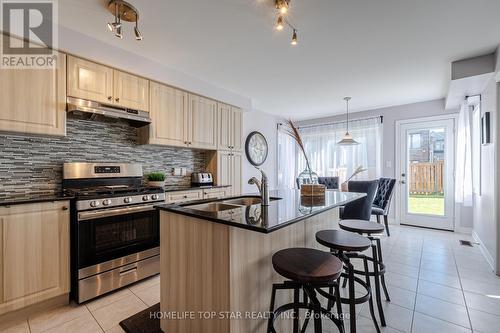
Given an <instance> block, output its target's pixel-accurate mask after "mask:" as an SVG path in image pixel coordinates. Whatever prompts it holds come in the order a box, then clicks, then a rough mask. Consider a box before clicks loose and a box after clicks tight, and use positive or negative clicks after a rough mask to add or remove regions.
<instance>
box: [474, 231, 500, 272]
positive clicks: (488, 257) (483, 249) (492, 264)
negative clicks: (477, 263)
mask: <svg viewBox="0 0 500 333" xmlns="http://www.w3.org/2000/svg"><path fill="white" fill-rule="evenodd" d="M472 238H474V240H475V241H476V242H478V243H479V249H481V253H482V254H483V257H484V258H485V259H486V261H487V262H488V264H489V265H490V267H491V269H492V270H493V272H496V271H497V270H496V267H495V260H494V259H493V256H492V255H491V254H490V252H488V249H487V248H486V247H485V246H484V244H483V242H482V241H481V238H479V235H478V234H477V233H476V232H475V231H474V230H472Z"/></svg>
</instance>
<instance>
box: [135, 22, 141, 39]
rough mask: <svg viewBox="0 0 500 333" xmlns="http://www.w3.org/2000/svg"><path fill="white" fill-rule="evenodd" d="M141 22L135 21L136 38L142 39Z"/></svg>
mask: <svg viewBox="0 0 500 333" xmlns="http://www.w3.org/2000/svg"><path fill="white" fill-rule="evenodd" d="M138 25H139V22H137V21H135V27H134V33H135V39H136V40H142V35H141V32H140V31H139V26H138Z"/></svg>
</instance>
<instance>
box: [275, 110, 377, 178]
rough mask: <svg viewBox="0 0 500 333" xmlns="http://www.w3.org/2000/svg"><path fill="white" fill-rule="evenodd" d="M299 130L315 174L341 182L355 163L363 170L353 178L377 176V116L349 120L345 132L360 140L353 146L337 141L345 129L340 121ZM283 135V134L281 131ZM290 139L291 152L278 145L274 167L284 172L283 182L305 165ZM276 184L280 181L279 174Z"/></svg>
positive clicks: (355, 165) (349, 173)
mask: <svg viewBox="0 0 500 333" xmlns="http://www.w3.org/2000/svg"><path fill="white" fill-rule="evenodd" d="M299 130H300V133H301V135H302V140H303V141H304V146H305V149H306V152H307V154H308V157H309V160H310V162H311V167H312V169H313V171H314V172H316V173H317V174H318V175H319V176H323V177H333V176H338V177H339V181H340V182H343V181H345V180H346V179H347V177H349V176H350V175H351V174H352V173H353V172H354V170H355V169H356V168H357V167H359V166H362V167H363V168H366V169H367V171H366V172H363V173H362V174H360V175H359V176H358V177H357V179H375V178H378V177H380V176H381V174H382V167H381V166H382V122H381V118H380V117H376V118H371V119H365V120H354V121H352V122H351V123H349V132H350V133H351V135H352V136H353V137H354V139H355V140H356V141H358V142H359V143H360V144H359V145H356V146H347V147H346V146H338V145H337V142H338V141H340V140H341V138H342V137H343V135H344V134H345V131H346V124H345V123H344V122H342V123H336V124H328V125H319V126H307V127H303V128H299ZM283 135H285V136H286V134H284V133H283ZM291 143H293V145H294V154H293V155H291V154H290V153H287V152H286V148H285V146H284V145H283V146H281V145H280V146H279V147H278V168H279V169H280V171H279V172H280V173H282V174H283V175H284V174H286V175H287V181H286V183H287V184H289V182H290V179H293V181H295V178H296V177H297V176H298V174H299V173H301V172H302V171H304V169H305V168H306V163H305V159H304V158H303V156H302V154H301V153H300V152H298V150H297V147H296V145H295V142H294V141H291ZM287 147H289V146H287ZM280 159H281V161H280ZM281 169H286V170H281ZM283 183H285V182H283ZM279 184H280V185H281V184H282V182H281V180H280V176H279ZM294 186H295V184H294ZM280 187H281V186H280Z"/></svg>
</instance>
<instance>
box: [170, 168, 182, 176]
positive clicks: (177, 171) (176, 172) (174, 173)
mask: <svg viewBox="0 0 500 333" xmlns="http://www.w3.org/2000/svg"><path fill="white" fill-rule="evenodd" d="M181 169H182V168H173V169H172V176H181V174H182V171H181Z"/></svg>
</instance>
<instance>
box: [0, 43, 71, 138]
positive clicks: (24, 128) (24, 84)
mask: <svg viewBox="0 0 500 333" xmlns="http://www.w3.org/2000/svg"><path fill="white" fill-rule="evenodd" d="M56 55H57V68H56V69H1V70H0V72H1V74H0V91H1V95H0V96H1V97H0V132H15V133H21V134H39V135H53V136H64V135H66V55H65V54H64V53H61V52H56Z"/></svg>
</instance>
